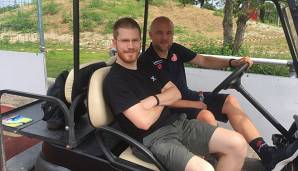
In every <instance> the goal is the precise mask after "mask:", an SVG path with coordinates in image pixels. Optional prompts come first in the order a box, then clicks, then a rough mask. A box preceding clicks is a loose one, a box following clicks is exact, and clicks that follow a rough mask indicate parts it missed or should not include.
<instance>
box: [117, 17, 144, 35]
mask: <svg viewBox="0 0 298 171" xmlns="http://www.w3.org/2000/svg"><path fill="white" fill-rule="evenodd" d="M119 28H129V29H137V30H138V31H139V33H140V37H141V28H140V26H139V24H138V23H137V22H136V21H135V20H134V19H132V18H130V17H124V18H120V19H119V20H117V21H116V22H115V24H114V26H113V37H114V39H116V38H117V36H118V30H119Z"/></svg>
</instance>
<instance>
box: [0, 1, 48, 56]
mask: <svg viewBox="0 0 298 171" xmlns="http://www.w3.org/2000/svg"><path fill="white" fill-rule="evenodd" d="M38 2H39V1H38V0H0V50H12V51H33V52H36V51H38V50H39V47H41V46H42V45H40V44H41V42H40V36H39V35H40V34H39V31H42V30H40V29H41V28H40V27H38V26H39V25H38V4H40V3H38ZM21 44H23V46H21ZM25 44H26V45H27V46H29V47H28V48H25V49H24V45H25Z"/></svg>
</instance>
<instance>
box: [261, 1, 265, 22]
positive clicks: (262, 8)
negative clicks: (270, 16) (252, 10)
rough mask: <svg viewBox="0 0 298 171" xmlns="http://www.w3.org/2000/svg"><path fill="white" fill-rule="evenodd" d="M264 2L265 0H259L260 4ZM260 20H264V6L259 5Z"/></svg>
mask: <svg viewBox="0 0 298 171" xmlns="http://www.w3.org/2000/svg"><path fill="white" fill-rule="evenodd" d="M264 4H265V0H260V5H264ZM260 20H261V22H262V23H264V22H265V7H264V6H263V7H261V8H260Z"/></svg>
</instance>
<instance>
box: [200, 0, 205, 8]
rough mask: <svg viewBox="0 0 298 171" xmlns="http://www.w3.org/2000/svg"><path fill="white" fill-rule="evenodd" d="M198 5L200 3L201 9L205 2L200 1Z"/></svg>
mask: <svg viewBox="0 0 298 171" xmlns="http://www.w3.org/2000/svg"><path fill="white" fill-rule="evenodd" d="M200 3H201V8H202V7H203V5H204V3H205V0H200Z"/></svg>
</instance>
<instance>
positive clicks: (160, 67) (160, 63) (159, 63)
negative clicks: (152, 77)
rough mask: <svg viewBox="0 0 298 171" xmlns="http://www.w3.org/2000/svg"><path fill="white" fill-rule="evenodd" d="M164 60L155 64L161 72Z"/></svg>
mask: <svg viewBox="0 0 298 171" xmlns="http://www.w3.org/2000/svg"><path fill="white" fill-rule="evenodd" d="M162 62H163V61H162V60H161V59H160V60H157V61H154V62H153V65H154V66H156V68H157V69H159V70H161V69H162Z"/></svg>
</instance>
